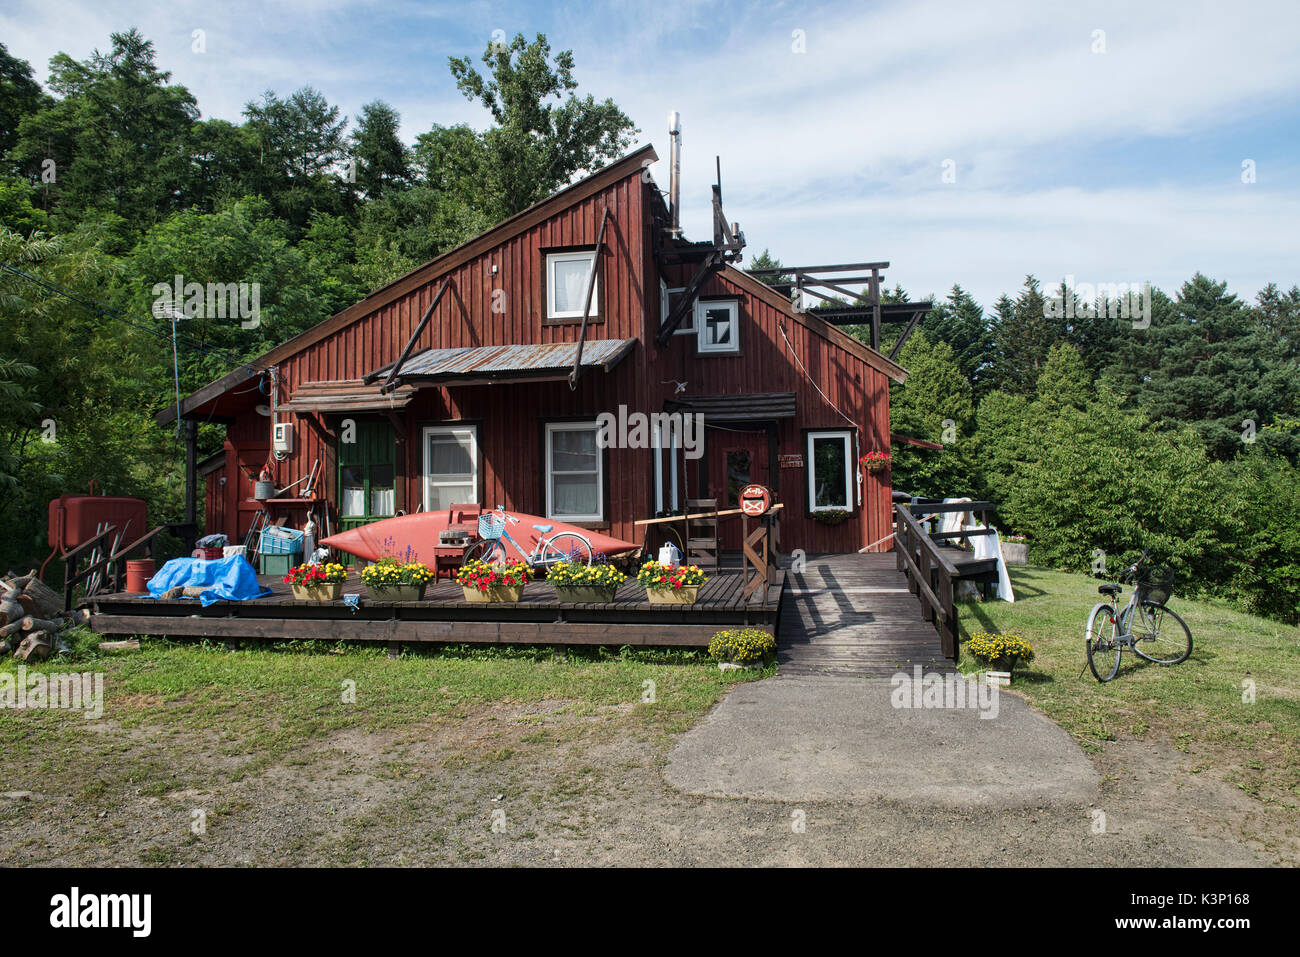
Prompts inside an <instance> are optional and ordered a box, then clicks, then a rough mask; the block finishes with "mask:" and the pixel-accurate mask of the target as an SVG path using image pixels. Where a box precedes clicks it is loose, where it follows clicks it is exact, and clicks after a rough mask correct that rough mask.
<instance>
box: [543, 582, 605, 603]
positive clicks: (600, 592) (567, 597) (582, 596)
mask: <svg viewBox="0 0 1300 957" xmlns="http://www.w3.org/2000/svg"><path fill="white" fill-rule="evenodd" d="M616 591H618V586H617V585H608V586H602V585H556V586H555V597H556V598H558V599H559V600H560V601H569V602H593V601H595V602H605V603H609V602H611V601H613V600H614V593H615V592H616Z"/></svg>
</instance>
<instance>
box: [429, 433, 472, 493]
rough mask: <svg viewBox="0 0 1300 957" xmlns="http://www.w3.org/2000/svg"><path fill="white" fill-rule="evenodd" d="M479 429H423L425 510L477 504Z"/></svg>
mask: <svg viewBox="0 0 1300 957" xmlns="http://www.w3.org/2000/svg"><path fill="white" fill-rule="evenodd" d="M478 500H479V494H478V428H477V427H476V426H473V425H431V426H427V427H426V428H425V430H424V510H425V511H426V512H436V511H438V510H439V509H444V508H450V507H451V506H452V505H458V504H462V503H469V502H477V501H478Z"/></svg>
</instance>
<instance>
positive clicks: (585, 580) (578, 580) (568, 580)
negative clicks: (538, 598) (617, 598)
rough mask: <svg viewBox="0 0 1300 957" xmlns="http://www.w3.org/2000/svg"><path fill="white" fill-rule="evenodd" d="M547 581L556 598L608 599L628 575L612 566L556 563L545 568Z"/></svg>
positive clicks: (575, 599) (609, 599)
mask: <svg viewBox="0 0 1300 957" xmlns="http://www.w3.org/2000/svg"><path fill="white" fill-rule="evenodd" d="M546 580H547V581H548V582H550V583H551V585H552V586H553V587H554V588H555V597H556V598H558V599H559V600H560V601H572V602H590V601H599V602H611V601H613V600H614V593H615V592H616V591H618V586H619V585H621V584H623V582H625V581H627V576H626V575H624V574H623V573H622V572H621V571H619V570H618V569H617V568H615V567H614V566H613V565H605V564H598V565H582V564H580V563H578V562H556V563H555V564H554V565H552V566H551V567H550V568H548V569H547V570H546Z"/></svg>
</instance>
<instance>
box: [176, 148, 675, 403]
mask: <svg viewBox="0 0 1300 957" xmlns="http://www.w3.org/2000/svg"><path fill="white" fill-rule="evenodd" d="M658 159H659V154H658V153H656V152H655V149H654V147H653V146H652V145H649V144H647V145H645V146H643V147H641V148H640V149H639V150H635V151H634V152H631V153H628V154H627V155H626V156H624V157H622V158H621V159H618V160H615V161H614V162H613V163H611V164H609V165H608V166H606V167H605V168H604V169H600V170H597V171H596V172H595V173H592V174H591V175H590V176H588V177H586V178H584V179H580V180H578V182H576V183H574V184H572V185H570V186H566V187H565V188H564V189H562V190H560V191H559V192H556V193H552V194H551V195H550V196H548V197H547V198H546V199H544V200H542V201H541V202H539V203H534V204H533V205H532V206H529V207H528V208H527V209H525V210H521V211H520V212H518V213H515V214H514V215H513V216H511V217H510V218H509V219H503V220H502V221H501V222H499V223H497V224H496V225H495V226H493V227H492V228H491V229H488V230H485V231H484V232H481V233H479V234H478V235H477V236H475V237H474V238H472V239H469V240H467V241H466V242H464V243H461V244H460V245H459V246H457V247H456V248H455V249H451V250H448V251H447V252H445V253H443V254H442V255H441V256H438V257H436V258H434V259H431V260H429V261H428V262H427V263H425V264H424V265H423V266H418V267H416V268H415V269H412V270H411V271H410V272H408V273H407V274H406V275H404V276H401V277H400V278H398V279H394V280H393V281H392V282H390V283H389V284H388V285H386V286H381V287H380V288H379V289H376V290H375V291H374V292H372V293H371V294H370V295H368V296H366V297H365V298H364V299H362V300H360V301H359V302H356V303H353V304H352V305H351V306H348V307H347V308H346V309H344V310H342V311H341V312H338V313H335V314H334V315H333V316H331V317H330V318H328V319H325V320H324V321H322V322H318V323H317V324H316V325H314V326H312V327H311V328H310V329H307V330H306V331H304V332H300V333H299V334H298V335H296V336H294V337H293V338H292V339H289V340H287V341H285V342H282V343H280V344H279V345H278V346H276V347H275V348H274V349H271V350H270V351H269V352H266V353H264V354H263V355H261V356H259V357H258V358H256V359H254V360H252V361H251V362H249V363H248V364H247V365H245V366H241V367H240V368H239V369H236V370H235V371H234V372H231V373H229V374H227V375H225V376H222V377H221V378H220V379H217V380H215V381H213V382H210V383H209V384H208V385H206V386H204V387H203V388H202V389H199V390H198V391H197V392H194V393H193V394H192V395H190V396H188V397H186V398H185V399H184V400H183V401H182V403H181V408H182V412H181V414H182V415H184V414H186V413H188V412H190V411H191V410H193V409H194V408H196V407H198V406H201V405H203V404H205V403H207V402H209V401H211V400H212V399H214V398H216V397H217V396H219V395H221V394H222V393H223V392H225V391H226V390H227V389H229V388H232V387H233V386H235V385H238V384H240V383H241V382H245V381H247V380H248V379H250V378H252V377H253V376H254V375H256V374H257V372H258V371H259V370H262V369H267V368H270V367H271V366H273V365H276V364H277V363H280V362H283V361H284V360H285V359H288V358H289V357H290V356H293V355H296V354H297V353H299V352H301V351H302V350H303V349H306V348H307V347H308V346H311V345H314V344H316V343H317V342H320V341H321V340H322V339H327V338H329V337H330V336H332V335H334V334H335V333H336V332H338V331H339V330H341V329H345V328H347V327H348V326H350V325H351V324H352V323H354V322H356V321H357V320H359V319H363V318H365V317H366V316H368V315H370V314H371V313H373V312H374V311H375V310H376V309H380V308H382V307H384V306H386V305H388V304H389V303H391V302H395V301H396V300H398V299H400V298H402V297H403V296H405V295H407V294H408V293H410V292H412V291H414V290H416V289H419V288H420V287H421V286H424V285H427V284H428V283H430V282H433V281H434V280H435V279H438V278H439V277H441V276H443V275H444V274H446V273H448V272H450V271H451V270H453V269H455V268H457V267H458V266H462V265H464V264H465V263H467V262H469V261H470V260H472V259H474V258H475V257H477V256H481V255H483V254H484V253H487V252H490V251H491V250H492V249H494V248H495V247H497V246H499V245H501V244H502V243H504V242H506V241H508V240H510V239H513V238H514V237H515V236H518V235H519V234H520V233H522V232H525V231H526V230H529V229H532V228H533V227H534V226H536V225H537V224H538V223H541V222H543V221H545V220H547V219H549V218H550V217H551V216H554V215H555V214H556V213H557V212H558V211H560V210H562V209H564V208H566V207H568V206H572V205H573V204H574V203H580V202H582V201H583V200H584V199H587V198H588V197H590V196H594V195H595V194H596V193H599V192H600V191H601V190H603V189H606V188H608V187H609V186H612V185H613V184H614V183H617V182H619V181H620V180H622V179H624V178H626V177H628V176H632V175H634V174H635V175H638V176H639V175H641V173H642V172H643V171H644V169H645V167H646V166H648V165H649V164H648V163H647V162H646V161H647V160H649V161H650V162H651V163H653V162H655V161H657V160H658ZM175 418H176V406H175V405H170V406H168V407H167V408H165V409H163V410H162V411H161V412H159V413H158V415H157V416H155V417H154V420H155V421H156V422H157V423H158V424H159V425H166V424H167V423H168V422H171V421H173V420H175Z"/></svg>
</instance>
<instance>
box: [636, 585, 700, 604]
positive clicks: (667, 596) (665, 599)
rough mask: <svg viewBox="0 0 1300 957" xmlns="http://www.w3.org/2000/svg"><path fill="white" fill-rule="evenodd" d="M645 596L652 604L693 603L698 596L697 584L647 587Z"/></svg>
mask: <svg viewBox="0 0 1300 957" xmlns="http://www.w3.org/2000/svg"><path fill="white" fill-rule="evenodd" d="M645 594H646V597H647V598H649V599H650V604H652V605H694V604H695V599H697V598H699V597H700V586H699V585H683V586H682V587H681V588H647V589H646V592H645Z"/></svg>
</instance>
